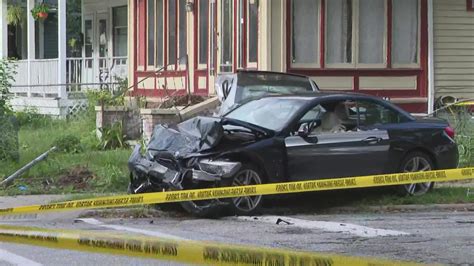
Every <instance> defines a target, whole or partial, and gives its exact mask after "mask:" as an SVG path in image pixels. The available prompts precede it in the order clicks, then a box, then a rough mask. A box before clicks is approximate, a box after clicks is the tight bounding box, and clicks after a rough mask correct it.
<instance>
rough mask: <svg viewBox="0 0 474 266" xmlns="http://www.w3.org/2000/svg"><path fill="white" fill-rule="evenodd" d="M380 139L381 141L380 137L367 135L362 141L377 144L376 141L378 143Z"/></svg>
mask: <svg viewBox="0 0 474 266" xmlns="http://www.w3.org/2000/svg"><path fill="white" fill-rule="evenodd" d="M381 141H382V138H377V137H368V138H366V139H364V140H363V142H365V143H367V144H377V143H380V142H381Z"/></svg>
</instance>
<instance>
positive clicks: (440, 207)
mask: <svg viewBox="0 0 474 266" xmlns="http://www.w3.org/2000/svg"><path fill="white" fill-rule="evenodd" d="M367 211H369V212H376V213H383V212H423V211H424V212H431V211H460V212H474V203H463V204H428V205H391V206H367V207H334V208H329V209H327V210H326V211H325V213H358V212H359V213H360V212H367Z"/></svg>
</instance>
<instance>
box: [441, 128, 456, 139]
mask: <svg viewBox="0 0 474 266" xmlns="http://www.w3.org/2000/svg"><path fill="white" fill-rule="evenodd" d="M444 132H446V134H447V135H448V136H449V137H450V138H452V139H454V137H455V136H456V132H455V131H454V129H453V128H452V127H446V128H445V129H444Z"/></svg>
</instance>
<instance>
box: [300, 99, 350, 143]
mask: <svg viewBox="0 0 474 266" xmlns="http://www.w3.org/2000/svg"><path fill="white" fill-rule="evenodd" d="M357 119H358V115H357V105H356V102H354V101H352V100H332V101H326V102H322V103H321V104H319V105H317V106H316V107H315V108H313V109H311V110H310V111H308V112H307V113H306V114H305V115H304V116H303V117H302V118H301V119H300V121H299V123H298V129H297V130H298V131H301V129H302V128H303V127H304V126H306V127H307V129H308V130H309V131H310V134H311V135H320V134H326V133H341V132H348V131H354V130H355V129H356V127H357Z"/></svg>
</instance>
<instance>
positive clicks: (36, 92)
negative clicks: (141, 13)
mask: <svg viewBox="0 0 474 266" xmlns="http://www.w3.org/2000/svg"><path fill="white" fill-rule="evenodd" d="M1 1H2V5H1V12H0V31H1V35H2V42H1V47H0V56H1V57H15V58H17V59H18V61H17V72H18V73H17V75H16V80H15V83H14V86H13V88H12V90H11V92H12V93H13V94H14V98H13V99H12V105H13V107H14V108H15V109H22V108H24V107H26V106H28V107H34V108H36V109H37V110H38V111H39V112H40V113H43V114H50V115H55V116H66V115H67V114H68V112H70V111H71V109H74V108H76V107H77V106H78V105H79V106H80V105H81V104H82V101H81V100H78V99H77V98H78V95H79V94H78V93H77V92H81V91H83V90H84V89H98V88H102V89H104V88H108V89H110V88H112V87H113V86H114V84H116V83H117V81H118V80H119V79H120V78H126V77H127V74H128V57H127V52H128V41H127V39H128V18H127V14H128V6H127V1H126V0H104V1H94V0H43V1H40V0H1ZM43 3H44V4H46V5H47V6H48V8H49V10H48V17H47V18H46V19H44V20H42V19H38V20H35V18H34V17H33V16H32V14H31V10H32V9H33V8H35V6H38V5H41V4H43ZM11 7H21V8H22V10H23V15H22V20H21V21H20V22H19V23H18V25H12V23H9V21H7V14H8V13H9V12H11V11H10V8H11ZM67 23H70V25H67ZM9 24H10V25H9ZM77 27H79V28H78V29H77ZM71 32H75V33H76V35H73V36H68V35H71ZM79 98H80V97H79Z"/></svg>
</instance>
